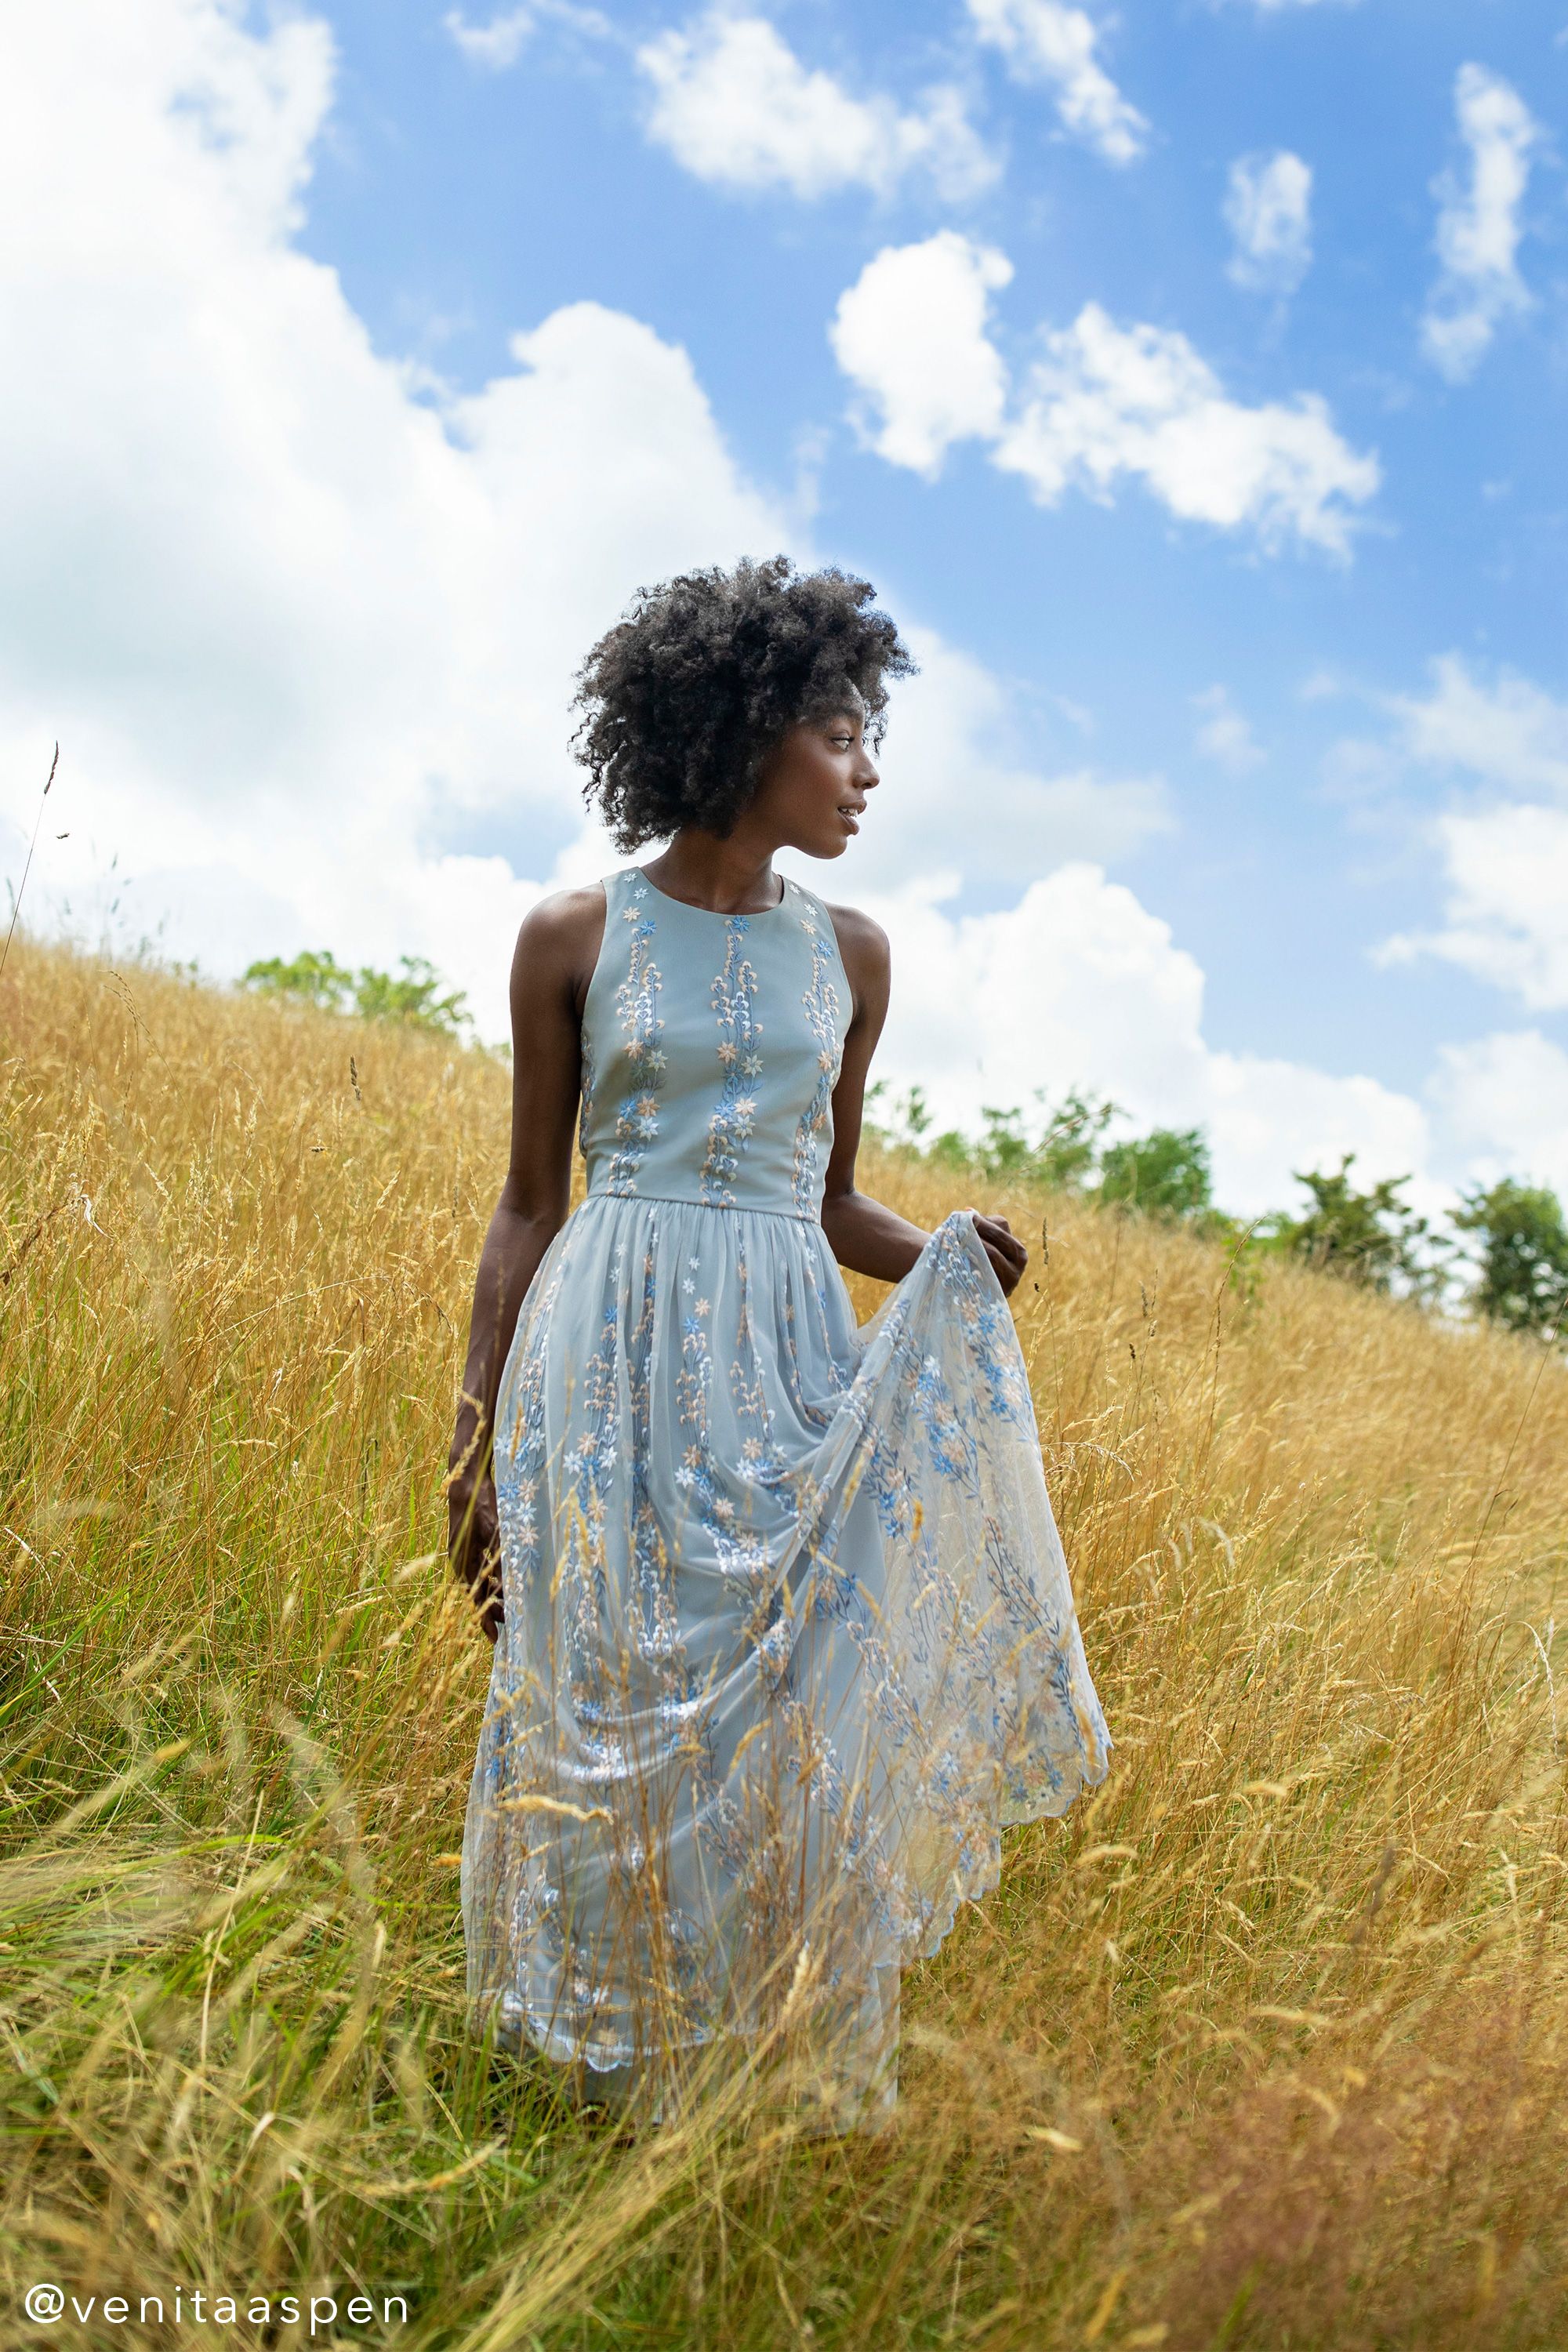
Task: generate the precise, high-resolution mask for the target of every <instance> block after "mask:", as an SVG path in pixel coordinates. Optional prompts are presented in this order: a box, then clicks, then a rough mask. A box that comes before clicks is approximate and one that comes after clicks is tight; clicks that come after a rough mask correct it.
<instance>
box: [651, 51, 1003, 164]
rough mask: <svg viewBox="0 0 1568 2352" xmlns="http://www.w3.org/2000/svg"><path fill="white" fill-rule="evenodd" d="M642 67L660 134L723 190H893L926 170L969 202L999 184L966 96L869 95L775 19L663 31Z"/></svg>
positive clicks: (950, 92)
mask: <svg viewBox="0 0 1568 2352" xmlns="http://www.w3.org/2000/svg"><path fill="white" fill-rule="evenodd" d="M637 64H638V66H639V67H640V68H641V69H642V72H643V73H644V75H645V76H646V77H647V80H648V81H649V82H650V83H651V84H652V86H653V102H652V106H651V109H650V111H649V115H648V130H649V131H650V133H651V135H652V136H653V137H654V138H655V139H657V140H658V142H659V143H660V144H661V145H662V146H664V147H667V148H668V150H669V152H670V153H671V154H672V155H673V156H674V157H675V158H676V161H677V162H678V163H680V164H682V165H683V166H684V167H685V169H686V170H687V171H689V172H690V173H694V174H695V175H696V177H697V178H698V179H700V180H707V181H709V182H710V183H712V184H714V185H716V186H719V187H728V188H741V189H762V188H785V189H787V190H788V191H789V192H790V194H793V195H796V196H803V197H811V196H821V195H826V194H830V193H831V192H832V191H833V190H834V189H837V188H847V187H857V186H859V187H868V188H871V189H874V190H876V191H877V192H879V194H885V193H887V192H888V191H889V189H891V188H892V187H894V186H896V185H897V184H898V183H899V182H900V181H901V180H903V179H905V178H906V177H907V176H908V175H909V174H910V173H913V172H923V173H927V174H928V175H929V176H930V178H931V180H932V182H933V183H934V184H935V186H936V187H937V189H938V191H939V193H940V194H942V195H944V196H948V197H952V198H962V197H964V196H969V195H973V194H974V193H975V192H976V191H977V190H979V189H981V188H983V187H985V186H987V185H989V184H990V183H991V182H992V181H993V180H994V178H995V176H996V165H995V163H994V160H993V159H992V158H991V156H989V155H988V154H987V152H986V151H985V148H984V145H983V144H982V142H981V141H980V140H979V139H978V138H977V136H976V135H975V132H974V131H973V128H972V127H971V125H970V122H969V120H968V117H967V115H966V114H965V112H964V106H963V96H962V93H961V92H960V91H958V90H956V89H953V88H952V87H951V86H950V85H942V86H939V87H938V88H936V89H930V90H928V91H926V92H925V94H924V96H923V97H922V99H921V101H920V102H919V104H918V105H916V106H913V107H910V108H908V109H903V108H900V107H899V106H898V105H896V104H895V102H894V101H893V100H891V99H889V98H886V97H882V96H873V97H870V98H860V97H857V96H856V95H855V94H854V93H853V92H852V91H850V90H847V89H845V88H844V86H843V84H842V83H841V82H838V81H836V80H835V79H834V78H833V76H832V75H831V74H827V73H823V72H820V71H810V70H808V69H807V68H805V66H803V65H802V64H801V63H800V60H799V59H798V58H796V57H795V53H794V51H793V50H792V49H791V48H790V47H788V45H787V44H786V43H785V42H784V40H783V38H782V37H780V35H779V34H778V32H777V31H776V30H775V29H774V27H773V26H772V25H771V24H770V23H769V22H768V21H767V19H766V18H765V17H763V16H729V15H725V14H724V13H722V12H721V11H715V12H713V13H712V14H710V15H709V16H705V17H703V18H701V19H700V21H698V22H697V23H695V24H692V25H689V26H687V27H686V28H685V29H684V30H679V31H677V30H674V29H672V30H670V31H668V32H664V33H660V34H659V35H658V37H657V38H656V39H654V40H652V41H649V42H647V44H646V45H645V46H644V47H642V48H640V49H639V50H638V51H637Z"/></svg>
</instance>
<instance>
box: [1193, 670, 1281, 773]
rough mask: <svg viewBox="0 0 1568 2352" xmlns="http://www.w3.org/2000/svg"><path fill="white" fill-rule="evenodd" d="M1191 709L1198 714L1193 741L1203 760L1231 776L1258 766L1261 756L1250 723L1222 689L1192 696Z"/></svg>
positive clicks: (1216, 688)
mask: <svg viewBox="0 0 1568 2352" xmlns="http://www.w3.org/2000/svg"><path fill="white" fill-rule="evenodd" d="M1193 708H1194V710H1197V711H1199V712H1200V713H1201V714H1202V724H1201V725H1200V726H1199V728H1198V731H1197V736H1196V739H1195V740H1196V742H1197V748H1198V750H1199V751H1201V752H1202V753H1203V755H1204V757H1205V760H1212V761H1214V762H1215V766H1216V767H1221V768H1228V769H1229V771H1230V772H1231V774H1232V775H1233V776H1244V775H1246V774H1247V772H1248V771H1249V770H1250V769H1253V768H1257V767H1260V766H1261V765H1262V763H1263V758H1264V754H1263V752H1262V751H1261V750H1260V749H1259V747H1258V740H1257V738H1256V737H1255V736H1254V734H1253V732H1252V722H1251V720H1250V719H1248V718H1247V714H1246V712H1245V711H1241V710H1238V709H1237V707H1236V705H1235V703H1234V702H1233V701H1232V700H1231V698H1230V694H1229V691H1228V689H1227V688H1225V687H1223V686H1211V687H1207V688H1205V690H1204V692H1203V693H1202V694H1194V697H1193Z"/></svg>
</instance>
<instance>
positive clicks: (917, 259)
mask: <svg viewBox="0 0 1568 2352" xmlns="http://www.w3.org/2000/svg"><path fill="white" fill-rule="evenodd" d="M1012 275H1013V265H1012V263H1011V262H1010V261H1009V260H1008V259H1007V257H1006V255H1005V254H1003V253H998V252H997V251H996V249H995V247H994V246H984V245H976V244H975V243H974V242H973V239H971V238H969V237H967V236H959V235H958V233H957V231H956V230H954V229H950V228H948V229H942V230H940V231H939V232H938V234H937V235H936V236H932V237H928V238H927V239H926V241H925V242H924V244H923V245H905V246H888V247H884V249H883V250H882V252H880V253H879V254H878V256H877V257H876V258H875V260H873V261H869V262H868V263H867V265H866V267H865V268H864V269H863V270H862V271H861V273H860V276H859V277H858V279H857V280H856V282H855V284H854V285H853V286H851V287H850V288H849V289H848V290H847V292H846V293H845V294H844V295H843V296H842V297H841V298H840V299H839V303H838V308H837V311H836V312H835V313H834V319H833V324H832V327H831V328H830V330H829V340H830V341H831V342H832V345H833V352H834V357H835V358H836V359H837V362H838V364H839V366H840V367H841V368H842V369H843V371H844V373H845V374H846V375H847V377H848V378H849V380H850V382H851V383H854V384H857V385H858V387H859V388H860V390H861V391H862V392H863V393H865V394H867V395H868V402H869V403H870V404H871V411H872V414H873V415H875V416H878V417H879V419H880V422H879V423H874V422H868V421H866V420H865V419H862V429H863V431H864V432H865V434H866V436H867V437H868V440H869V441H870V444H871V446H872V447H873V448H874V449H876V450H877V451H878V453H879V455H880V456H881V457H886V458H887V459H888V461H889V464H890V465H894V466H908V467H910V468H911V469H912V471H914V472H915V473H917V474H923V475H925V477H926V478H927V479H928V480H930V479H931V478H934V477H935V475H936V473H937V472H938V470H939V469H940V467H941V465H942V458H943V457H945V456H946V454H947V451H948V449H949V447H950V446H951V445H952V443H953V442H954V441H966V440H971V439H973V438H976V437H979V438H982V439H988V438H992V437H994V436H995V435H997V434H999V433H1000V431H1001V429H1002V422H1003V415H1004V412H1005V407H1006V403H1007V371H1006V368H1005V364H1004V362H1003V359H1002V354H1001V353H1000V352H998V351H997V350H996V348H995V346H994V344H993V343H992V341H991V340H990V336H989V334H988V332H987V326H988V322H989V318H990V310H991V299H990V298H991V295H992V294H993V292H994V291H995V290H996V289H998V288H1000V287H1003V286H1005V285H1006V284H1007V283H1008V281H1009V279H1010V278H1012Z"/></svg>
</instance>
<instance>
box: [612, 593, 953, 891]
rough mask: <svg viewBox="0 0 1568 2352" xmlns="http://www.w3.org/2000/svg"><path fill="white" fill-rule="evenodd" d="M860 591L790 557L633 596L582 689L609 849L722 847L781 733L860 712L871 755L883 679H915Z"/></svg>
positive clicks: (881, 717)
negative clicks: (689, 829) (683, 844)
mask: <svg viewBox="0 0 1568 2352" xmlns="http://www.w3.org/2000/svg"><path fill="white" fill-rule="evenodd" d="M875 595H876V590H875V589H874V588H873V587H872V586H871V583H870V582H869V581H868V580H856V579H852V578H851V577H850V576H849V575H848V573H847V572H837V571H833V570H828V571H824V572H797V571H796V570H795V565H794V564H793V563H792V562H790V561H789V559H788V557H787V556H784V555H775V556H773V557H772V558H770V560H769V561H768V562H765V563H753V562H742V563H738V564H737V565H736V566H735V568H734V570H733V571H732V572H723V571H720V570H718V569H714V570H711V571H707V572H682V573H681V575H680V576H679V579H676V580H667V581H665V582H664V583H662V585H660V586H659V587H657V588H642V589H639V590H638V592H637V596H636V597H635V599H634V600H633V603H632V605H631V608H630V610H629V612H628V613H627V614H626V619H625V620H623V621H621V622H619V623H617V625H616V627H615V628H613V629H611V630H610V631H609V633H608V635H605V636H603V637H601V638H600V640H599V642H598V644H597V645H596V646H595V647H594V650H593V652H592V653H591V654H590V655H589V656H588V658H587V660H586V661H585V662H584V665H583V667H582V668H581V670H580V671H579V672H578V675H577V695H576V703H575V707H576V709H579V710H580V711H581V712H582V713H583V718H582V722H581V724H580V725H579V727H578V729H577V731H576V733H575V735H574V737H573V739H572V748H573V751H574V753H575V754H576V757H577V758H578V759H579V760H580V761H582V763H583V765H584V767H585V768H586V769H587V771H588V781H587V782H586V784H584V787H583V797H584V800H585V801H587V802H588V803H590V805H592V804H593V803H595V802H597V803H598V806H599V809H600V812H601V814H603V816H604V819H605V824H607V825H608V826H609V828H610V831H611V833H612V834H613V835H614V836H615V839H616V844H617V845H618V846H619V847H620V848H622V849H625V850H631V849H637V848H640V847H641V845H643V843H644V842H647V841H662V840H664V839H665V838H666V837H667V836H668V835H670V834H672V833H674V832H675V831H676V830H677V829H678V828H679V826H681V825H683V824H697V825H702V826H704V827H705V828H706V829H707V830H708V831H709V832H710V833H716V834H719V835H724V834H727V833H729V832H730V831H731V829H732V827H733V825H734V824H735V821H736V819H737V817H739V816H740V815H741V814H742V810H743V809H744V808H745V806H746V804H747V803H748V802H749V801H750V800H751V798H752V794H753V793H754V792H755V791H756V789H757V784H758V781H759V778H760V776H761V772H762V766H763V761H764V759H765V758H766V756H767V754H768V752H769V751H771V750H772V749H773V745H774V744H775V743H776V742H777V741H778V740H779V738H780V736H781V735H783V734H784V731H785V730H786V729H788V728H790V727H794V726H795V725H797V724H798V723H799V722H800V721H801V720H802V719H816V718H821V717H824V716H826V714H828V713H829V712H832V711H834V710H837V709H844V708H845V707H846V706H848V707H849V708H850V709H855V708H857V707H862V706H863V708H864V709H865V713H866V721H867V733H868V736H869V737H870V739H871V740H872V741H873V742H875V743H879V742H880V741H881V740H882V730H883V727H884V725H885V723H886V717H885V714H886V710H887V703H888V689H887V683H886V681H887V680H888V679H889V677H907V676H909V674H910V672H911V671H912V670H913V668H914V667H915V665H914V662H913V660H912V658H911V657H910V651H909V648H908V646H906V645H905V644H904V643H903V641H902V639H901V638H900V635H899V632H898V630H897V628H896V627H895V626H894V625H893V623H892V622H891V621H890V620H889V617H888V615H887V614H886V613H880V612H879V611H878V610H877V609H876V605H875V604H874V602H873V599H874V598H875Z"/></svg>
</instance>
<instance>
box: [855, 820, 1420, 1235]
mask: <svg viewBox="0 0 1568 2352" xmlns="http://www.w3.org/2000/svg"><path fill="white" fill-rule="evenodd" d="M868 905H869V906H870V907H871V909H872V911H873V912H874V913H875V915H876V916H877V918H878V919H879V921H880V922H882V923H883V924H884V925H885V926H886V928H887V930H888V933H889V938H890V939H891V941H892V946H893V972H894V985H893V1006H892V1012H891V1013H890V1015H889V1024H888V1029H887V1033H886V1036H885V1039H884V1044H883V1047H882V1050H881V1053H880V1055H879V1070H881V1071H882V1072H884V1073H885V1075H886V1076H888V1077H889V1080H890V1081H891V1083H892V1085H893V1087H895V1089H898V1088H900V1087H905V1086H909V1085H920V1086H922V1087H924V1088H925V1090H926V1093H927V1095H928V1097H930V1099H931V1106H932V1108H933V1109H934V1111H935V1112H936V1115H937V1117H938V1118H939V1119H940V1120H942V1121H944V1122H946V1121H953V1122H959V1123H963V1124H968V1123H971V1122H973V1121H974V1120H975V1119H977V1118H978V1115H979V1113H980V1110H981V1108H982V1106H983V1105H984V1104H986V1103H997V1104H1002V1105H1006V1104H1013V1103H1016V1104H1019V1105H1021V1106H1024V1107H1027V1106H1028V1103H1029V1100H1030V1097H1031V1095H1032V1094H1033V1093H1034V1091H1035V1090H1036V1089H1044V1090H1045V1092H1046V1093H1047V1095H1048V1096H1049V1097H1051V1098H1053V1099H1057V1098H1059V1097H1060V1096H1061V1094H1062V1093H1063V1092H1064V1091H1065V1089H1066V1088H1067V1087H1069V1086H1072V1085H1074V1084H1087V1085H1089V1086H1092V1087H1097V1088H1099V1089H1100V1090H1101V1091H1103V1092H1105V1093H1108V1094H1110V1095H1111V1096H1112V1097H1114V1098H1115V1100H1116V1101H1118V1102H1119V1103H1121V1105H1122V1106H1123V1108H1125V1110H1126V1111H1127V1113H1128V1114H1129V1116H1130V1118H1131V1120H1132V1122H1133V1123H1134V1125H1136V1126H1141V1127H1147V1126H1149V1125H1152V1124H1156V1123H1159V1124H1166V1125H1172V1126H1182V1127H1186V1126H1194V1125H1197V1126H1204V1127H1206V1128H1207V1129H1208V1130H1209V1134H1210V1139H1211V1142H1212V1145H1213V1150H1214V1162H1215V1187H1216V1192H1217V1194H1218V1197H1219V1198H1220V1199H1221V1200H1223V1201H1224V1202H1226V1204H1227V1205H1228V1206H1230V1207H1233V1208H1234V1209H1236V1210H1237V1212H1239V1213H1242V1214H1245V1215H1253V1214H1257V1213H1260V1212H1261V1211H1263V1210H1265V1209H1268V1208H1277V1207H1279V1206H1280V1205H1281V1204H1282V1203H1283V1202H1286V1201H1287V1200H1289V1199H1290V1198H1291V1197H1292V1187H1291V1182H1290V1174H1291V1171H1292V1170H1293V1169H1297V1168H1314V1167H1334V1166H1337V1165H1338V1163H1339V1159H1340V1156H1341V1154H1342V1152H1344V1151H1354V1152H1355V1153H1356V1154H1357V1167H1358V1171H1359V1172H1361V1173H1363V1174H1364V1175H1365V1176H1367V1177H1369V1178H1371V1177H1375V1176H1401V1175H1405V1174H1407V1173H1409V1172H1411V1171H1416V1172H1417V1173H1419V1172H1420V1171H1422V1170H1423V1169H1424V1167H1425V1165H1426V1160H1427V1157H1428V1153H1429V1146H1430V1138H1429V1124H1428V1120H1427V1118H1426V1112H1425V1110H1424V1109H1423V1108H1422V1106H1421V1105H1420V1104H1419V1103H1417V1102H1416V1101H1415V1099H1414V1098H1413V1097H1410V1096H1407V1095H1403V1094H1399V1093H1396V1092H1394V1091H1393V1090H1392V1089H1390V1088H1388V1087H1384V1086H1382V1085H1380V1084H1379V1083H1378V1081H1377V1080H1375V1079H1373V1078H1371V1077H1367V1076H1358V1075H1354V1074H1352V1075H1348V1076H1334V1075H1331V1074H1329V1073H1327V1072H1325V1071H1321V1070H1315V1069H1311V1068H1310V1067H1307V1066H1302V1065H1300V1064H1299V1063H1293V1062H1288V1061H1284V1060H1271V1059H1268V1057H1265V1056H1261V1055H1247V1054H1227V1053H1224V1052H1217V1051H1215V1049H1214V1048H1213V1047H1212V1046H1211V1045H1209V1044H1208V1043H1207V1042H1206V1040H1205V1036H1204V1031H1203V999H1204V975H1203V972H1202V970H1201V968H1200V967H1199V965H1198V964H1197V962H1196V961H1194V958H1193V957H1192V956H1191V955H1189V954H1188V953H1187V952H1186V951H1185V950H1183V949H1182V948H1179V947H1177V946H1176V945H1175V943H1174V941H1173V938H1172V934H1171V929H1170V926H1169V925H1168V924H1167V923H1165V922H1163V921H1162V920H1161V919H1159V918H1158V917H1157V916H1155V915H1152V914H1151V913H1150V912H1149V911H1148V909H1147V908H1144V907H1142V906H1141V905H1140V903H1139V901H1138V899H1137V898H1135V897H1134V895H1133V894H1132V892H1131V890H1129V889H1126V888H1125V887H1123V886H1122V885H1121V884H1119V883H1115V882H1111V881H1109V880H1108V879H1107V877H1106V876H1105V874H1104V872H1103V870H1102V869H1101V868H1100V867H1099V866H1095V865H1093V864H1090V863H1087V862H1078V861H1074V862H1072V863H1069V864H1068V865H1066V866H1062V867H1060V868H1058V871H1057V872H1056V873H1054V874H1052V875H1050V876H1048V877H1046V878H1044V879H1042V880H1040V881H1037V882H1035V883H1033V884H1032V885H1031V886H1030V887H1029V888H1028V889H1027V890H1026V893H1025V894H1024V897H1023V898H1022V899H1021V900H1020V901H1019V902H1018V904H1017V905H1016V907H1013V908H1007V909H1005V911H1002V912H998V913H994V914H988V915H974V916H955V915H952V914H950V913H949V912H948V911H947V909H946V908H945V907H944V906H943V904H942V901H941V898H940V897H935V896H933V895H932V893H931V891H930V889H929V888H927V889H921V888H920V887H911V888H910V889H908V890H906V891H904V892H902V893H900V894H898V895H892V896H888V897H885V898H873V899H870V900H868Z"/></svg>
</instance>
